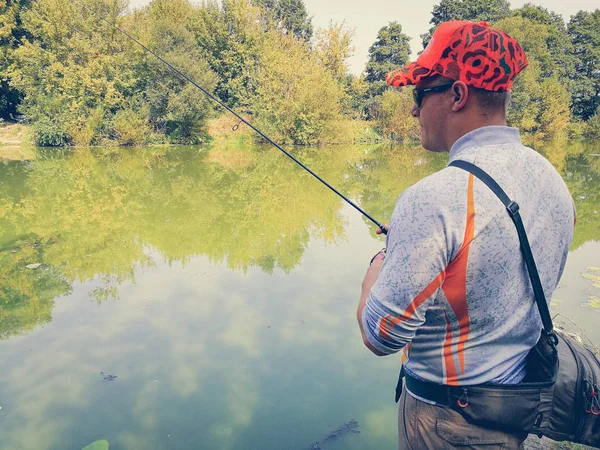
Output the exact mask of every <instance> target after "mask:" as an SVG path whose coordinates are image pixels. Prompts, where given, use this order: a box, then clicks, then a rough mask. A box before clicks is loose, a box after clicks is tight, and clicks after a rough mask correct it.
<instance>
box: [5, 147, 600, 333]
mask: <svg viewBox="0 0 600 450" xmlns="http://www.w3.org/2000/svg"><path fill="white" fill-rule="evenodd" d="M543 151H544V152H545V153H546V156H547V157H548V158H549V159H550V160H551V161H552V162H553V164H555V166H556V167H558V168H559V169H560V170H561V171H562V173H563V177H564V178H565V180H566V182H567V184H568V186H569V189H570V190H571V192H572V194H573V197H574V199H575V203H576V205H577V210H578V224H577V227H576V233H575V241H574V244H573V247H574V248H576V247H578V246H580V245H581V244H583V243H584V242H585V241H587V240H590V239H598V238H599V223H600V217H599V216H600V214H598V205H599V204H600V158H598V157H594V156H590V154H592V152H593V151H592V150H590V149H589V148H587V147H585V146H580V147H576V146H570V147H568V148H563V147H559V146H556V147H549V148H547V149H545V150H543ZM296 153H297V155H296V156H298V158H299V159H300V160H301V161H303V162H304V163H305V164H306V165H307V166H309V167H311V168H312V169H313V170H315V172H316V173H318V174H319V175H321V176H322V177H323V178H324V179H326V180H327V181H328V182H329V183H331V184H332V185H333V186H335V187H337V188H339V189H340V191H341V192H343V193H345V194H347V195H348V196H349V197H350V198H352V199H353V200H354V201H356V202H357V203H359V204H360V205H361V206H362V207H363V208H364V209H365V210H366V211H367V212H368V213H369V214H371V215H372V216H373V217H374V218H376V219H377V220H380V221H382V222H386V221H387V220H388V219H389V217H390V216H391V214H392V211H393V208H394V205H395V202H396V200H397V198H398V196H399V195H400V194H401V192H402V191H403V190H404V189H406V188H407V187H409V186H411V185H413V184H414V183H416V182H417V181H419V180H420V179H422V178H424V177H425V176H427V175H429V174H430V173H432V172H434V171H436V170H439V169H441V168H443V167H444V166H445V165H446V163H447V155H438V154H433V153H428V152H425V151H424V150H422V149H416V148H396V149H391V148H386V147H379V148H359V147H331V148H323V149H318V150H315V149H303V150H297V151H296ZM0 180H1V183H0V338H2V339H6V338H9V337H10V336H13V335H16V334H19V333H27V332H29V331H30V330H32V329H33V328H35V327H36V326H39V325H43V324H45V323H48V322H50V321H51V313H52V309H53V306H54V300H55V299H56V298H57V297H59V296H61V295H66V294H69V293H70V292H71V287H72V285H73V283H75V282H81V283H84V282H94V288H93V290H92V291H91V294H90V295H91V297H92V298H93V299H94V300H96V301H97V302H99V303H101V302H104V301H107V300H109V299H111V298H117V296H118V290H117V287H118V286H119V285H120V284H121V283H122V282H124V281H129V282H131V283H135V281H136V280H135V274H136V268H139V267H151V266H153V265H154V264H155V262H154V259H153V258H154V257H156V254H159V255H160V256H159V257H160V258H163V259H164V260H166V261H168V262H169V263H174V262H179V263H182V264H183V265H185V264H186V263H187V262H189V261H190V260H191V259H192V258H195V257H197V256H206V257H208V258H209V259H210V261H211V262H213V263H226V264H227V266H228V267H229V268H231V269H234V270H241V271H244V272H246V271H247V270H248V269H249V268H251V267H259V268H260V269H261V270H263V271H264V272H266V273H273V272H274V271H275V270H277V269H279V270H282V271H284V272H286V273H287V272H289V271H291V270H292V269H293V268H294V267H296V266H297V265H298V264H299V262H300V260H301V258H302V256H303V254H304V252H305V250H306V248H307V246H308V243H309V241H310V239H312V238H319V239H322V240H323V241H324V242H337V241H340V240H341V239H343V238H344V230H345V226H346V223H345V221H344V218H343V216H342V212H341V209H342V205H343V203H342V202H341V201H340V199H339V198H338V197H337V196H336V195H334V194H333V193H331V192H329V191H328V190H327V189H326V188H325V187H324V186H322V185H321V184H320V183H318V182H317V181H316V180H314V179H313V178H312V177H311V176H310V175H309V174H307V173H306V172H304V171H302V170H301V169H300V168H299V167H297V166H296V165H295V164H293V163H292V162H291V161H289V160H288V159H287V158H286V157H284V156H283V155H281V154H279V153H278V152H277V151H276V150H274V149H272V148H269V147H262V148H261V147H251V146H245V147H240V146H229V147H227V146H226V147H223V146H221V147H215V148H201V147H181V148H174V147H171V148H161V149H144V150H130V151H123V150H120V151H119V152H118V153H114V152H113V151H111V150H110V149H95V150H84V149H81V150H76V151H74V152H72V153H62V154H58V155H57V154H56V153H50V154H46V153H43V152H41V151H40V153H39V154H38V159H37V160H35V161H33V162H10V163H5V164H2V165H0ZM364 220H365V223H367V224H368V226H369V229H370V230H371V233H372V234H373V235H374V233H375V227H374V226H373V225H372V224H371V223H370V222H369V221H368V220H366V219H364ZM157 252H158V253H157ZM30 264H41V266H39V267H38V268H36V269H28V268H27V266H28V265H30Z"/></svg>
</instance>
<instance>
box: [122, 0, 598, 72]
mask: <svg viewBox="0 0 600 450" xmlns="http://www.w3.org/2000/svg"><path fill="white" fill-rule="evenodd" d="M491 1H493V0H491ZM148 3H150V0H130V3H129V4H130V5H131V7H139V6H144V5H146V4H148ZM524 3H526V1H525V0H512V1H511V2H510V4H511V7H512V8H513V9H515V8H519V7H521V6H523V4H524ZM530 3H533V4H535V5H540V6H543V7H544V8H547V9H549V10H550V11H554V12H555V13H557V14H560V15H562V17H563V19H564V20H565V22H568V21H569V19H570V17H571V16H572V15H575V14H576V13H577V11H579V10H582V9H583V10H586V11H593V10H595V9H599V8H600V0H531V1H530ZM304 4H305V5H306V8H307V10H308V12H309V15H310V16H312V23H313V26H314V27H315V29H316V28H319V27H323V28H324V27H327V26H328V25H329V23H330V22H332V21H333V23H342V22H345V23H346V25H348V26H349V27H350V28H351V29H353V30H354V41H353V43H354V48H355V51H354V56H352V57H351V58H350V60H349V64H350V68H351V71H352V72H353V73H354V74H355V75H359V74H360V73H361V72H362V71H363V70H364V68H365V64H366V63H367V59H368V54H369V47H370V46H371V45H372V44H373V42H374V41H375V39H376V37H377V32H378V31H379V30H380V29H381V28H382V27H384V26H385V25H387V24H388V23H389V22H393V21H396V22H398V23H400V24H401V25H402V31H403V32H404V33H405V34H407V35H408V36H410V37H411V51H412V53H411V58H412V59H413V60H414V59H415V58H416V55H417V52H419V51H421V50H422V45H421V38H420V35H421V34H423V33H426V32H427V30H429V28H430V26H431V25H430V24H429V20H430V19H431V12H432V11H433V7H434V5H437V4H439V0H416V1H407V0H395V1H389V0H388V1H381V0H371V1H365V0H304Z"/></svg>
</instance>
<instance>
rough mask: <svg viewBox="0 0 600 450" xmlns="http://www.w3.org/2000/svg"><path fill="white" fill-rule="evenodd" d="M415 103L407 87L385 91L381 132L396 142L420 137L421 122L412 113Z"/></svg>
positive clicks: (380, 124) (381, 112)
mask: <svg viewBox="0 0 600 450" xmlns="http://www.w3.org/2000/svg"><path fill="white" fill-rule="evenodd" d="M413 105H414V101H413V99H412V95H411V94H410V92H409V91H408V90H406V89H403V90H401V91H396V90H390V91H386V92H384V93H383V96H382V99H381V110H380V117H379V128H380V131H381V134H382V135H383V136H384V137H386V138H387V139H390V140H392V141H396V142H407V141H410V140H418V139H419V122H418V120H416V119H415V118H414V117H412V115H411V114H410V111H411V109H412V107H413Z"/></svg>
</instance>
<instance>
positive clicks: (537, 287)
mask: <svg viewBox="0 0 600 450" xmlns="http://www.w3.org/2000/svg"><path fill="white" fill-rule="evenodd" d="M449 166H453V167H458V168H460V169H463V170H466V171H467V172H470V173H472V174H473V175H475V176H476V177H477V178H479V179H480V180H481V181H482V182H483V183H485V184H486V185H487V187H489V188H490V189H491V190H492V192H493V193H494V194H496V196H497V197H498V198H499V199H500V201H501V202H502V203H503V204H504V206H505V207H506V210H507V211H508V214H509V215H510V218H511V219H512V221H513V222H514V224H515V226H516V227H517V233H518V234H519V241H520V243H521V251H522V253H523V258H524V259H525V264H526V265H527V271H528V272H529V278H530V280H531V285H532V286H533V293H534V295H535V301H536V303H537V307H538V309H539V311H540V316H541V317H542V324H543V326H544V330H546V333H548V334H554V331H553V330H554V327H553V325H552V317H551V316H550V311H549V310H548V303H547V302H546V296H545V295H544V290H543V288H542V283H541V281H540V275H539V273H538V270H537V267H536V265H535V260H534V259H533V253H532V252H531V247H530V245H529V240H528V239H527V233H526V232H525V227H524V226H523V221H522V220H521V214H519V205H518V204H517V202H514V201H512V200H511V199H510V198H509V197H508V195H506V192H504V190H503V189H502V188H501V187H500V186H499V185H498V183H496V181H495V180H494V179H493V178H492V177H491V176H489V175H488V174H487V173H486V172H485V171H483V170H482V169H480V168H479V167H477V166H476V165H475V164H471V163H470V162H467V161H461V160H456V161H452V162H451V163H450V164H449Z"/></svg>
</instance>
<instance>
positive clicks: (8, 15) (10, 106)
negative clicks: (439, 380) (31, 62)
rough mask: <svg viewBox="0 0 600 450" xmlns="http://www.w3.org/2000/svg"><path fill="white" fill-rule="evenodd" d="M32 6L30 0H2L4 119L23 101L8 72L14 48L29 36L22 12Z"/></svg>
mask: <svg viewBox="0 0 600 450" xmlns="http://www.w3.org/2000/svg"><path fill="white" fill-rule="evenodd" d="M30 6H31V1H30V0H0V117H2V118H3V119H9V118H10V116H11V115H13V114H15V113H16V112H17V105H18V104H19V103H20V102H21V97H22V96H21V93H20V92H19V91H17V90H16V89H14V88H13V87H11V86H10V84H9V81H10V80H9V79H8V78H7V77H6V74H7V70H8V68H9V66H10V65H11V64H12V63H13V57H14V56H13V54H14V50H15V49H16V48H17V47H18V46H19V45H20V44H21V42H22V41H23V39H24V38H25V37H26V36H27V33H26V31H25V29H24V28H23V24H22V20H21V14H22V12H23V11H25V10H27V9H28V8H29V7H30Z"/></svg>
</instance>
